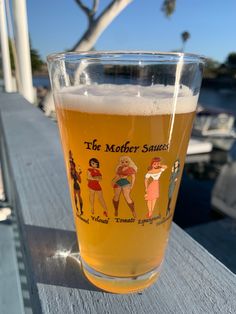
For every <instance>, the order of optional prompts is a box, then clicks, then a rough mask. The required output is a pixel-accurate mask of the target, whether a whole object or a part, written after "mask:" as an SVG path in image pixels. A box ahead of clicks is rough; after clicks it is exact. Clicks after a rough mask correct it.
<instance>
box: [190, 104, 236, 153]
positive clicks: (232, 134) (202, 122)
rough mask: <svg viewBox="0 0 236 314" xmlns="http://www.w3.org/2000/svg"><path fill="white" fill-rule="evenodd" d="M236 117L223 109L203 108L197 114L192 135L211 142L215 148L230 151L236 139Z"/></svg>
mask: <svg viewBox="0 0 236 314" xmlns="http://www.w3.org/2000/svg"><path fill="white" fill-rule="evenodd" d="M234 124H235V117H234V115H233V114H232V113H230V112H227V111H225V110H222V109H211V108H208V109H207V108H202V107H200V110H199V111H198V112H197V115H196V118H195V121H194V125H193V132H192V135H193V137H194V138H196V139H205V140H207V141H210V142H211V143H212V145H213V147H214V148H218V149H222V150H225V151H227V150H230V148H231V147H232V146H233V144H234V142H235V139H236V131H235V127H234Z"/></svg>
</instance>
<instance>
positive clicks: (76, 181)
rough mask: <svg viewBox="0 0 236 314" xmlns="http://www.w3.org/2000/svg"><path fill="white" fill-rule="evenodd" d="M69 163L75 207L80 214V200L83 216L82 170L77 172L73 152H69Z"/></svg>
mask: <svg viewBox="0 0 236 314" xmlns="http://www.w3.org/2000/svg"><path fill="white" fill-rule="evenodd" d="M69 163H70V177H71V179H72V180H73V192H74V193H73V194H74V201H75V207H76V211H77V213H78V211H79V209H78V200H79V204H80V214H81V215H83V210H82V209H83V200H82V197H81V190H80V183H81V176H80V175H81V173H82V171H81V169H80V168H79V170H78V171H77V170H76V165H75V162H74V159H73V156H72V152H71V150H70V151H69ZM77 199H78V200H77Z"/></svg>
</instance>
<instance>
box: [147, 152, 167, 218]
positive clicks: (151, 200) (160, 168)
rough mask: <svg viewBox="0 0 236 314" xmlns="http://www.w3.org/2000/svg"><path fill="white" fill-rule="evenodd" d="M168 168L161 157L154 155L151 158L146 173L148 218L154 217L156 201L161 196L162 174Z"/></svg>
mask: <svg viewBox="0 0 236 314" xmlns="http://www.w3.org/2000/svg"><path fill="white" fill-rule="evenodd" d="M166 168H167V166H166V165H162V164H161V158H159V157H154V158H153V159H152V160H151V164H150V166H149V167H148V172H147V173H146V175H145V181H144V183H145V191H146V193H145V200H146V201H147V207H148V213H147V217H148V218H151V217H152V214H153V211H154V208H155V205H156V201H157V199H158V198H159V194H160V191H159V190H160V188H159V179H160V176H161V174H162V173H163V172H164V171H165V170H166Z"/></svg>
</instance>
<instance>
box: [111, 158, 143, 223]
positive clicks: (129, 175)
mask: <svg viewBox="0 0 236 314" xmlns="http://www.w3.org/2000/svg"><path fill="white" fill-rule="evenodd" d="M137 169H138V168H137V166H136V165H135V163H134V162H133V160H132V159H131V158H130V157H128V156H121V157H120V159H119V163H118V165H117V167H116V176H115V177H114V178H113V179H112V186H113V188H114V197H113V200H112V201H113V206H114V209H115V216H118V208H119V202H120V195H121V193H122V194H123V196H124V198H125V200H126V203H127V205H128V206H129V208H130V210H131V212H132V215H133V217H134V218H136V212H135V208H134V202H133V200H132V199H131V197H130V193H131V190H132V189H133V186H134V182H135V177H136V173H137Z"/></svg>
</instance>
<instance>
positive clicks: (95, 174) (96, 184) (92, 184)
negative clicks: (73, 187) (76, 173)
mask: <svg viewBox="0 0 236 314" xmlns="http://www.w3.org/2000/svg"><path fill="white" fill-rule="evenodd" d="M89 166H90V168H88V172H87V179H88V188H89V201H90V206H91V213H92V214H94V201H95V195H97V197H98V201H99V203H100V204H101V206H102V208H103V209H104V212H103V215H104V216H106V217H108V215H107V206H106V203H105V200H104V198H103V193H102V188H101V185H100V181H101V180H102V174H101V172H100V171H99V169H98V168H99V161H98V160H97V159H96V158H91V159H90V160H89Z"/></svg>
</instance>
